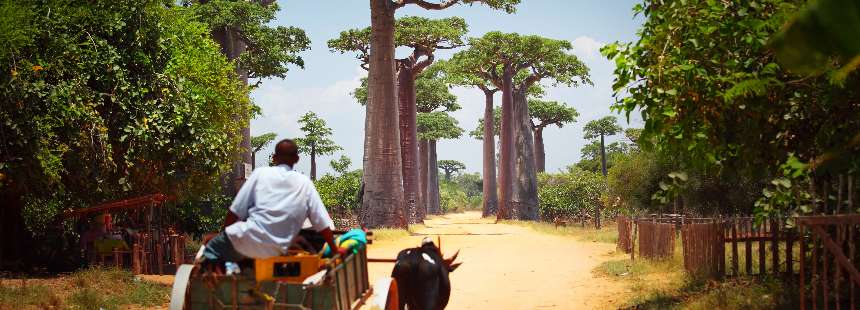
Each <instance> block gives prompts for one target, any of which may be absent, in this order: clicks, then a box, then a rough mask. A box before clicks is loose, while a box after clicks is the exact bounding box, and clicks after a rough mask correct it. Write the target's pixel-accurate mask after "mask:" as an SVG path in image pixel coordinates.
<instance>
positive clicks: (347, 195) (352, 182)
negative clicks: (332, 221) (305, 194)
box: [314, 170, 361, 213]
mask: <svg viewBox="0 0 860 310" xmlns="http://www.w3.org/2000/svg"><path fill="white" fill-rule="evenodd" d="M314 185H316V187H317V191H318V192H319V194H320V198H322V201H323V204H324V205H325V206H326V208H328V209H329V212H331V213H333V212H334V211H336V210H337V209H334V208H335V207H343V208H344V209H345V210H347V211H355V210H356V209H357V208H358V207H360V206H361V201H359V200H358V198H359V197H360V195H359V191H360V190H361V170H354V171H347V172H344V173H342V174H341V175H338V176H334V175H331V174H326V175H324V176H322V177H320V178H319V180H316V181H315V182H314Z"/></svg>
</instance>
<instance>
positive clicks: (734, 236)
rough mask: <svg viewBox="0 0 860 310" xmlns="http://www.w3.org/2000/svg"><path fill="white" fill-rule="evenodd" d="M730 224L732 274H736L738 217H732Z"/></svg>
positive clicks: (737, 272)
mask: <svg viewBox="0 0 860 310" xmlns="http://www.w3.org/2000/svg"><path fill="white" fill-rule="evenodd" d="M731 225H732V275H733V276H737V275H738V274H739V273H740V272H739V271H738V218H737V217H734V218H733V219H732V222H731Z"/></svg>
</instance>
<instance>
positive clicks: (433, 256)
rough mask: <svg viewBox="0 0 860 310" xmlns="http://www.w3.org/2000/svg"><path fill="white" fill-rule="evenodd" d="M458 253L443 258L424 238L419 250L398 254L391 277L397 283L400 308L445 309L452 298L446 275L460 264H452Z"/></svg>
mask: <svg viewBox="0 0 860 310" xmlns="http://www.w3.org/2000/svg"><path fill="white" fill-rule="evenodd" d="M457 254H459V251H458V252H457V253H456V254H454V256H452V257H451V258H448V259H444V258H442V251H440V250H439V248H438V247H436V245H435V244H433V241H432V240H431V239H430V238H424V241H422V242H421V247H417V248H411V249H405V250H403V251H400V253H398V254H397V262H396V263H395V265H394V270H393V271H391V277H392V278H394V279H395V280H396V281H397V288H398V291H399V292H398V295H399V304H400V309H409V310H438V309H445V306H447V305H448V298H449V297H450V296H451V281H450V280H449V279H448V273H450V272H453V271H454V270H455V269H457V267H459V266H460V264H461V263H454V260H455V259H457Z"/></svg>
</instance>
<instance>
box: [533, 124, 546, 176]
mask: <svg viewBox="0 0 860 310" xmlns="http://www.w3.org/2000/svg"><path fill="white" fill-rule="evenodd" d="M534 135H535V166H537V171H538V172H546V150H544V147H543V127H539V128H535V130H534Z"/></svg>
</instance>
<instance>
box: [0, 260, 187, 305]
mask: <svg viewBox="0 0 860 310" xmlns="http://www.w3.org/2000/svg"><path fill="white" fill-rule="evenodd" d="M28 282H30V283H28ZM31 283H45V284H31ZM169 300H170V288H169V287H167V286H164V285H160V284H156V283H152V282H146V281H143V280H140V279H139V278H137V277H135V276H133V275H132V274H131V272H128V271H126V270H121V269H116V268H91V269H85V270H81V271H78V272H75V273H73V274H71V275H68V276H62V277H57V278H50V279H32V280H27V281H26V282H25V281H22V284H21V285H16V283H14V282H11V281H9V282H6V285H5V286H3V285H0V309H7V308H8V309H22V308H35V309H48V308H53V309H106V310H110V309H122V308H126V307H127V306H129V305H136V306H143V307H151V306H160V305H164V304H166V303H167V302H168V301H169Z"/></svg>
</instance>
